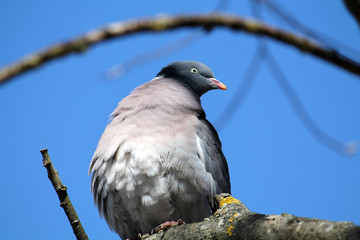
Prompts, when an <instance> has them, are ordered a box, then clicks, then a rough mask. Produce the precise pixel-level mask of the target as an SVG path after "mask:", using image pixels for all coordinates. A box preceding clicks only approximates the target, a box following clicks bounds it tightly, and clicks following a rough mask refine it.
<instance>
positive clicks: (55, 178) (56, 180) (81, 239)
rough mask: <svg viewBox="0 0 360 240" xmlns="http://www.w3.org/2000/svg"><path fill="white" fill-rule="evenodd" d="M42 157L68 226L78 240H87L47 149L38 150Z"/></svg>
mask: <svg viewBox="0 0 360 240" xmlns="http://www.w3.org/2000/svg"><path fill="white" fill-rule="evenodd" d="M40 152H41V154H42V156H43V166H44V167H45V168H46V170H47V173H48V177H49V179H50V181H51V184H52V185H53V187H54V189H55V191H56V193H57V195H58V197H59V200H60V206H61V207H62V208H63V209H64V212H65V214H66V216H67V218H68V220H69V222H70V225H71V227H72V229H73V232H74V234H75V236H76V239H78V240H88V239H89V238H88V236H87V235H86V233H85V230H84V228H83V226H82V224H81V222H80V220H79V217H78V215H77V214H76V211H75V209H74V207H73V205H72V203H71V201H70V198H69V195H68V194H67V188H66V186H65V185H63V184H62V182H61V180H60V177H59V173H58V172H57V171H56V169H55V168H54V165H53V164H52V162H51V160H50V157H49V153H48V150H47V149H42V150H40Z"/></svg>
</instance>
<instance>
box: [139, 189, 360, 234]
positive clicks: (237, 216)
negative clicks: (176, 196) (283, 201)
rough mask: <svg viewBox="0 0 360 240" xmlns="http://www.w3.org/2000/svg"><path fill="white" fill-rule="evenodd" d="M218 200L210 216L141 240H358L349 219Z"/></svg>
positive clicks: (225, 196)
mask: <svg viewBox="0 0 360 240" xmlns="http://www.w3.org/2000/svg"><path fill="white" fill-rule="evenodd" d="M217 200H219V202H220V209H218V210H217V211H216V212H215V214H214V215H213V216H211V217H210V218H208V219H205V220H204V221H203V222H199V223H193V224H184V225H181V226H176V227H170V228H169V229H167V230H165V231H161V232H159V233H157V234H154V235H151V236H148V235H147V236H144V237H143V240H160V239H162V240H175V239H176V240H177V239H184V240H185V239H218V240H221V239H238V240H242V239H247V240H251V239H269V240H271V239H278V240H282V239H284V240H287V239H292V240H300V239H324V240H325V239H326V240H332V239H334V240H335V239H337V240H341V239H347V240H352V239H354V240H356V239H360V226H355V225H354V224H353V223H350V222H330V221H325V220H318V219H310V218H303V217H296V216H293V215H289V214H286V213H283V214H281V215H264V214H259V213H254V212H250V210H249V209H248V208H247V207H246V206H245V205H244V204H242V203H241V202H240V201H239V200H237V199H234V198H233V197H231V196H229V195H228V194H221V196H218V197H217Z"/></svg>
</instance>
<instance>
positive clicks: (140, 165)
mask: <svg viewBox="0 0 360 240" xmlns="http://www.w3.org/2000/svg"><path fill="white" fill-rule="evenodd" d="M212 89H222V90H225V89H226V86H225V85H224V84H223V83H221V82H219V81H218V80H216V79H215V78H214V74H213V72H212V71H211V69H210V68H209V67H207V66H206V65H205V64H203V63H200V62H195V61H176V62H173V63H171V64H169V65H167V66H166V67H164V68H162V69H161V71H160V72H159V73H158V74H157V75H156V77H155V78H154V79H152V80H150V81H148V82H146V83H145V84H143V85H140V86H139V87H137V88H135V90H134V91H133V92H131V94H130V95H128V96H127V97H125V98H124V99H123V100H121V101H120V103H119V104H118V106H117V108H116V109H115V110H114V112H113V113H112V114H111V115H110V116H111V121H110V122H109V124H108V125H107V127H106V129H105V131H104V133H103V134H102V136H101V138H100V140H99V143H98V146H97V148H96V151H95V153H94V155H93V158H92V161H91V164H90V168H89V174H92V177H91V191H92V193H93V196H94V202H95V205H96V206H97V207H98V210H99V213H100V216H101V217H104V218H105V220H106V222H107V224H108V225H109V227H110V229H111V230H112V231H115V232H116V233H117V234H118V235H119V236H120V237H121V238H122V239H138V238H139V236H141V235H142V234H146V233H149V232H151V230H152V229H154V228H155V227H157V226H159V225H160V224H162V223H164V222H169V221H177V220H179V221H180V220H181V221H184V222H185V223H193V222H199V221H202V220H203V219H204V218H206V217H209V216H210V215H211V214H212V213H214V211H215V210H216V209H217V207H218V206H217V203H216V201H214V200H213V197H214V195H215V194H220V193H231V192H230V177H229V170H228V165H227V162H226V159H225V156H224V154H223V152H222V149H221V142H220V140H219V136H218V134H217V132H216V130H215V128H214V127H213V125H212V124H211V123H210V122H209V121H208V120H207V119H206V115H205V112H204V109H203V108H202V106H201V101H200V97H201V96H202V95H203V94H204V93H206V92H208V91H209V90H212Z"/></svg>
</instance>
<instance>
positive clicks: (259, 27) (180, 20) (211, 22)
mask: <svg viewBox="0 0 360 240" xmlns="http://www.w3.org/2000/svg"><path fill="white" fill-rule="evenodd" d="M184 27H192V28H195V27H205V29H208V30H210V29H212V28H214V27H225V28H229V29H231V30H234V31H246V32H248V33H251V34H257V35H263V36H267V37H269V38H272V39H276V40H278V41H280V42H283V43H286V44H289V45H291V46H294V47H296V48H298V49H299V50H301V51H303V52H307V53H310V54H312V55H313V56H316V57H318V58H321V59H323V60H325V61H327V62H330V63H333V64H335V65H337V66H339V67H341V68H343V69H345V70H347V71H349V72H352V73H354V74H357V75H360V63H358V62H355V61H354V60H351V59H350V58H347V57H345V56H343V55H341V54H340V53H338V52H336V51H335V50H333V49H328V48H326V47H323V46H321V45H319V44H317V43H315V42H314V41H312V40H310V39H307V38H305V37H301V36H298V35H296V34H295V33H291V32H288V31H284V30H281V29H278V28H275V27H273V26H270V25H266V24H264V23H262V22H259V21H255V20H250V19H246V18H241V17H237V16H230V15H224V14H210V15H180V16H175V17H174V16H173V17H171V16H161V17H154V18H151V19H145V20H138V19H135V20H131V21H127V22H117V23H112V24H110V25H108V26H106V27H104V28H101V29H97V30H93V31H90V32H88V33H86V34H84V35H82V36H80V37H77V38H75V39H72V40H70V41H67V42H63V43H59V44H55V45H53V46H51V47H49V48H46V49H44V50H42V51H40V52H38V53H35V54H32V55H30V56H27V57H25V58H23V59H22V60H20V61H18V62H16V63H13V64H11V65H8V66H5V67H3V68H2V69H0V84H1V83H4V82H6V81H8V80H9V79H10V78H12V77H14V76H16V75H19V74H21V73H24V72H26V71H28V70H30V69H34V68H37V67H39V66H40V65H42V64H44V63H46V62H49V61H50V60H53V59H56V58H60V57H62V56H65V55H67V54H69V53H74V52H83V51H85V50H86V49H87V48H88V47H90V46H92V45H94V44H97V43H100V42H103V41H105V40H109V39H112V38H114V37H123V36H128V35H131V34H135V33H141V32H161V31H166V30H172V29H176V28H184Z"/></svg>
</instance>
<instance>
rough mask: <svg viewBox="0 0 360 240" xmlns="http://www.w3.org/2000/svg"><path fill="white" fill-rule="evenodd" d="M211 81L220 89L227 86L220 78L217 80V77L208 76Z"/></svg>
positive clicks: (224, 88)
mask: <svg viewBox="0 0 360 240" xmlns="http://www.w3.org/2000/svg"><path fill="white" fill-rule="evenodd" d="M208 79H209V80H210V81H211V82H213V83H214V84H215V86H216V87H217V88H218V89H221V90H226V89H227V87H226V85H225V84H223V83H221V82H219V81H218V80H216V79H215V78H208Z"/></svg>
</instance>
